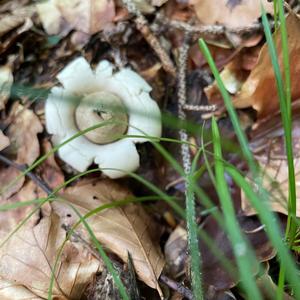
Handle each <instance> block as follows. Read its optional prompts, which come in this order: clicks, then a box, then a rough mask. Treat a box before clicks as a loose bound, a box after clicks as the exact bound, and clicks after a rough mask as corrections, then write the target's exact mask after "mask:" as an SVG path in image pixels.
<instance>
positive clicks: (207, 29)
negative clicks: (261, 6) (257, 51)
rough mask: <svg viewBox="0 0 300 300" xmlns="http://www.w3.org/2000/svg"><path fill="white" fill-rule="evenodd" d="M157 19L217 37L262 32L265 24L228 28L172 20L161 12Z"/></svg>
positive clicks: (271, 24)
mask: <svg viewBox="0 0 300 300" xmlns="http://www.w3.org/2000/svg"><path fill="white" fill-rule="evenodd" d="M156 19H157V21H158V22H160V23H161V24H163V25H165V26H168V27H172V28H175V29H179V30H182V31H185V32H187V33H190V34H198V35H213V36H216V37H218V36H220V35H224V34H226V33H234V34H247V33H253V32H260V31H262V30H263V25H262V24H261V23H259V22H257V23H253V24H251V25H249V26H246V27H237V28H227V27H225V26H222V25H190V24H188V23H185V22H181V21H176V20H170V19H168V18H166V17H165V16H164V15H162V14H159V15H158V17H157V18H156ZM270 26H271V27H273V26H274V21H270Z"/></svg>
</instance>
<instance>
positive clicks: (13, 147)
mask: <svg viewBox="0 0 300 300" xmlns="http://www.w3.org/2000/svg"><path fill="white" fill-rule="evenodd" d="M10 118H11V119H12V123H11V125H10V126H9V129H8V131H7V136H8V138H9V140H10V146H9V147H7V149H6V152H7V153H8V154H9V155H10V156H11V157H12V158H16V159H15V161H16V162H17V163H19V164H28V165H30V164H32V163H33V162H34V161H35V160H36V159H37V158H38V156H39V154H40V146H39V141H38V138H37V134H38V133H40V132H42V131H43V127H42V125H41V123H40V121H39V119H38V117H37V116H36V115H35V114H34V113H33V112H32V111H31V110H29V109H25V108H24V107H23V106H22V105H20V104H18V103H15V104H14V105H13V108H12V112H11V114H10ZM20 174H21V173H20V172H19V171H18V170H16V168H14V167H7V166H4V165H2V164H0V190H1V195H0V200H1V201H3V200H4V199H7V198H9V197H10V196H12V195H13V194H14V193H16V192H17V191H19V190H20V188H21V187H22V186H23V184H24V177H22V178H20V179H19V180H18V181H17V182H15V183H14V184H11V183H12V182H13V181H14V180H15V179H16V177H18V176H19V175H20Z"/></svg>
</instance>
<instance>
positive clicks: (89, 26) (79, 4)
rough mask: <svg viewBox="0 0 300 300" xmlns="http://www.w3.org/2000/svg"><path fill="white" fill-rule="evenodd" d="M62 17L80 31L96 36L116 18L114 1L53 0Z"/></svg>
mask: <svg viewBox="0 0 300 300" xmlns="http://www.w3.org/2000/svg"><path fill="white" fill-rule="evenodd" d="M53 1H54V3H55V5H56V6H57V7H58V9H59V10H60V12H61V14H62V16H63V17H64V18H65V19H66V20H67V21H68V22H69V24H70V25H71V26H72V27H73V28H74V29H76V30H78V31H83V32H85V33H88V34H94V33H96V32H99V31H101V30H102V29H103V28H104V27H106V26H107V24H109V23H111V22H112V20H113V18H114V17H115V4H114V1H113V0H100V1H98V0H53Z"/></svg>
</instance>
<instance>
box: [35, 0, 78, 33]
mask: <svg viewBox="0 0 300 300" xmlns="http://www.w3.org/2000/svg"><path fill="white" fill-rule="evenodd" d="M36 8H37V13H38V15H39V18H40V20H41V22H42V24H43V27H44V29H45V31H46V32H47V34H49V35H59V36H61V37H62V36H65V35H67V34H68V32H70V30H71V29H72V27H71V25H70V24H68V22H67V21H66V20H65V19H64V17H63V16H62V14H61V12H60V10H59V9H58V7H57V6H56V5H55V3H54V1H53V0H48V1H42V2H40V3H37V4H36Z"/></svg>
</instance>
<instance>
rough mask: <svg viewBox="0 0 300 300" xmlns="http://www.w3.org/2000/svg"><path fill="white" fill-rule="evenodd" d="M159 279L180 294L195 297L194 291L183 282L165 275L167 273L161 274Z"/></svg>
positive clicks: (190, 298) (190, 297) (188, 297)
mask: <svg viewBox="0 0 300 300" xmlns="http://www.w3.org/2000/svg"><path fill="white" fill-rule="evenodd" d="M159 280H160V281H161V282H163V283H164V284H166V285H167V286H168V287H169V288H170V289H172V290H174V291H176V292H178V293H179V294H180V295H182V296H184V298H187V299H189V300H192V299H193V294H192V292H191V291H190V290H189V289H188V288H186V287H185V286H184V285H183V284H181V283H180V282H176V281H174V280H173V279H171V278H169V277H167V276H165V275H160V277H159Z"/></svg>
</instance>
